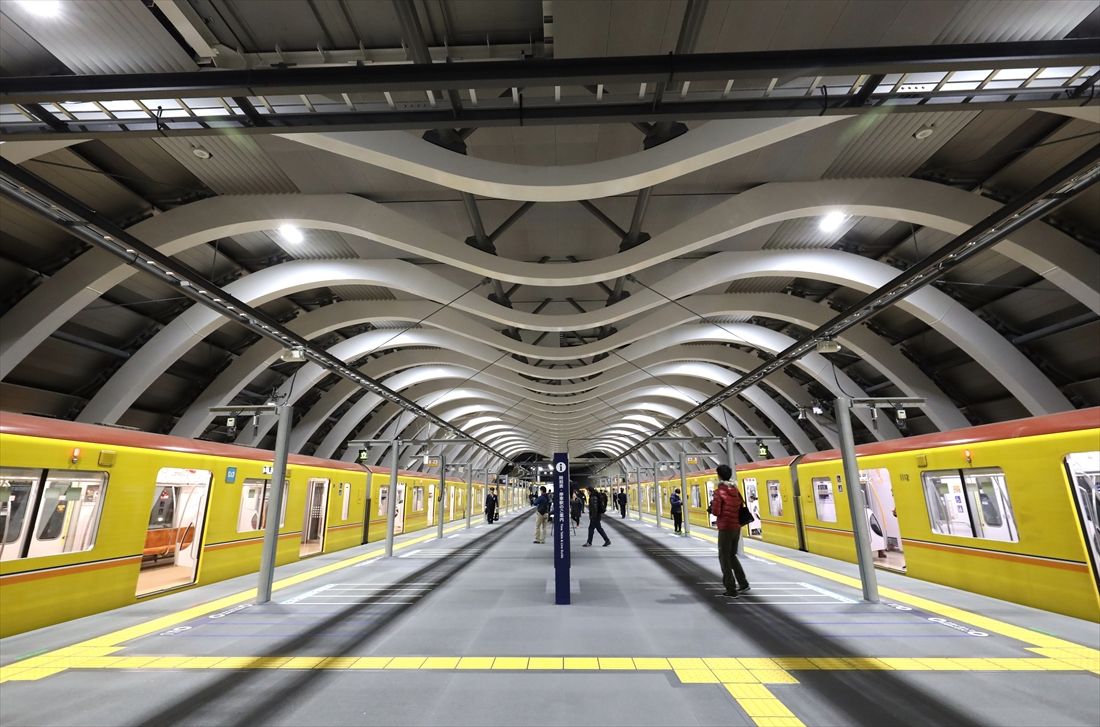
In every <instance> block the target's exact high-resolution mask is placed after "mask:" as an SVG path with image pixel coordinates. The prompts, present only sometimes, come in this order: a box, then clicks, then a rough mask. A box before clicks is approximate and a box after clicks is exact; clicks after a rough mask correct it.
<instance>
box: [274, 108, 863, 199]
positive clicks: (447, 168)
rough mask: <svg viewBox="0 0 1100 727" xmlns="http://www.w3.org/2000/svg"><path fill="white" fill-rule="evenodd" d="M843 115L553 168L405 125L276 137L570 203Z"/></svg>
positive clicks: (703, 129) (475, 185)
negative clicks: (460, 148) (476, 151)
mask: <svg viewBox="0 0 1100 727" xmlns="http://www.w3.org/2000/svg"><path fill="white" fill-rule="evenodd" d="M844 118H847V117H844V116H832V117H829V116H818V117H803V118H790V117H787V118H776V119H768V118H760V119H733V120H723V121H712V122H710V123H707V124H703V125H702V126H699V127H697V128H695V129H692V130H691V131H688V132H687V133H685V134H682V135H680V136H678V137H676V138H675V139H671V140H669V141H666V142H665V143H663V144H660V145H659V146H656V147H653V148H652V149H646V150H644V151H640V152H637V153H634V154H628V155H626V156H621V157H616V158H614V159H605V160H601V161H598V162H591V163H588V164H571V165H568V166H551V167H543V166H539V167H534V166H525V165H521V164H505V163H502V162H496V161H491V160H489V159H478V158H476V157H472V156H465V155H461V154H455V153H454V152H451V151H448V150H446V149H444V148H443V147H440V146H438V145H436V144H432V143H430V142H428V141H424V140H423V139H421V138H419V137H416V136H413V135H411V134H407V133H405V132H403V131H349V132H336V133H324V134H313V133H306V134H279V135H278V136H282V137H283V138H285V139H289V140H290V141H295V142H298V143H299V144H304V145H306V146H310V147H313V148H316V149H322V150H324V151H327V152H331V153H333V154H339V155H341V156H344V157H348V158H351V159H356V160H358V161H361V162H365V163H367V164H371V165H373V166H376V167H382V168H384V169H389V170H390V171H394V172H398V173H401V174H406V175H408V176H411V177H416V178H418V179H423V180H426V181H429V182H433V183H435V184H439V185H442V186H444V187H450V188H451V189H458V190H462V191H464V192H469V193H471V194H478V195H482V196H485V197H496V198H498V199H513V200H518V201H530V202H571V201H575V200H580V199H597V198H600V197H610V196H612V195H616V194H624V193H627V192H634V191H637V190H639V189H642V188H644V187H652V186H654V185H657V184H660V183H661V182H667V181H669V180H670V179H676V178H678V177H682V176H684V175H685V174H690V173H691V172H694V171H698V170H700V169H704V168H706V167H709V166H711V165H713V164H717V163H719V162H723V161H726V160H728V159H732V158H734V157H737V156H740V155H742V154H746V153H748V152H751V151H755V150H757V149H761V148H763V147H765V146H769V145H771V144H775V143H777V142H780V141H783V140H785V139H789V138H791V137H794V136H798V135H799V134H803V133H805V132H807V131H812V130H814V129H818V128H821V127H823V126H827V125H829V124H831V123H835V122H836V121H839V120H841V119H844Z"/></svg>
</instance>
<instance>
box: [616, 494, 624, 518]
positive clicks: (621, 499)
mask: <svg viewBox="0 0 1100 727" xmlns="http://www.w3.org/2000/svg"><path fill="white" fill-rule="evenodd" d="M616 497H617V499H618V500H619V516H620V517H622V518H623V519H626V490H625V489H623V488H621V487H620V488H619V494H618V495H617V496H616Z"/></svg>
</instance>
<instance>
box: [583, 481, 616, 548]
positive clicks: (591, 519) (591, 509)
mask: <svg viewBox="0 0 1100 727" xmlns="http://www.w3.org/2000/svg"><path fill="white" fill-rule="evenodd" d="M606 511H607V494H606V493H603V492H593V491H592V490H589V491H588V541H587V542H586V543H585V544H584V545H582V546H581V547H582V548H591V547H592V533H593V532H598V533H599V534H600V535H601V536H602V537H603V547H605V548H606V547H607V546H609V545H611V538H609V537H607V533H605V532H604V531H603V525H601V524H600V520H602V519H603V514H604V512H606Z"/></svg>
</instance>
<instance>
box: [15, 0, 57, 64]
mask: <svg viewBox="0 0 1100 727" xmlns="http://www.w3.org/2000/svg"><path fill="white" fill-rule="evenodd" d="M5 5H7V3H5ZM4 9H5V10H6V9H7V8H6V7H5V8H4ZM0 68H3V69H4V72H5V73H8V74H10V75H13V76H32V75H55V74H57V73H64V72H65V67H64V66H63V65H62V64H61V63H60V62H59V61H58V60H57V59H56V58H54V57H53V56H52V55H50V53H49V51H47V50H46V49H45V48H43V47H42V46H41V44H39V43H38V42H37V41H35V40H34V38H31V37H30V36H29V35H27V33H26V31H25V30H23V29H22V28H20V27H19V26H18V25H16V24H15V23H14V22H13V21H12V20H10V19H9V18H8V17H7V16H6V15H4V14H2V13H0Z"/></svg>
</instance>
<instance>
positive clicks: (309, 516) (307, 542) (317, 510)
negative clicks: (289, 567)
mask: <svg viewBox="0 0 1100 727" xmlns="http://www.w3.org/2000/svg"><path fill="white" fill-rule="evenodd" d="M327 515H328V480H324V479H311V480H310V481H309V484H308V485H307V486H306V514H305V522H304V523H302V544H301V546H300V547H299V549H298V557H300V558H305V557H306V556H310V555H316V554H317V553H320V552H321V551H322V550H323V549H324V546H325V520H326V517H327Z"/></svg>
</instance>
